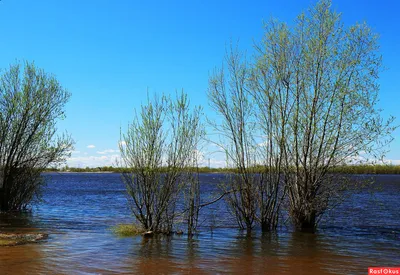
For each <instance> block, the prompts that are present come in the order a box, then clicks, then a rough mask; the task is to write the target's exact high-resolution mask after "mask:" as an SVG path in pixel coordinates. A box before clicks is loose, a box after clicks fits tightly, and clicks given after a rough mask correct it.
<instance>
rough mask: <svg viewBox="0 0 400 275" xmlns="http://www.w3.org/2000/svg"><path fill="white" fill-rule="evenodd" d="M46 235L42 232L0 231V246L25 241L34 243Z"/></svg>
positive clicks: (23, 242)
mask: <svg viewBox="0 0 400 275" xmlns="http://www.w3.org/2000/svg"><path fill="white" fill-rule="evenodd" d="M47 237H48V235H47V234H44V233H31V234H22V233H0V246H14V245H22V244H27V243H35V242H38V241H41V240H44V239H46V238H47Z"/></svg>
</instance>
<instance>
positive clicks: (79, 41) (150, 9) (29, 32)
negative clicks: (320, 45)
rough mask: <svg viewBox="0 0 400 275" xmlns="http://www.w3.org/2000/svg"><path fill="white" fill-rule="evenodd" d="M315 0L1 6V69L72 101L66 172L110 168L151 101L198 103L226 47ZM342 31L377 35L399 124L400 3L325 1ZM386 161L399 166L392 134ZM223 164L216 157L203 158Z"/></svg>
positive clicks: (247, 43) (10, 0) (246, 41)
mask: <svg viewBox="0 0 400 275" xmlns="http://www.w3.org/2000/svg"><path fill="white" fill-rule="evenodd" d="M312 4H315V1H310V0H305V1H300V0H290V1H289V0H287V1H269V0H265V1H252V0H247V1H216V0H214V1H173V0H171V1H133V0H132V1H122V0H114V1H102V0H98V1H91V0H87V1H85V0H80V1H77V0H68V1H54V0H52V1H51V0H37V1H31V0H29V1H28V0H2V1H1V2H0V33H1V40H0V41H1V43H0V68H2V69H5V68H7V67H8V66H9V64H12V63H15V62H16V61H17V60H19V61H21V60H27V61H35V63H36V65H37V66H38V67H41V68H43V69H45V70H46V71H47V72H50V73H53V74H54V75H55V76H56V77H57V78H58V80H59V81H60V82H61V84H62V85H63V86H64V87H65V88H67V89H68V90H69V91H70V92H71V93H72V97H71V100H70V102H69V103H68V105H67V107H66V113H67V118H66V119H65V120H64V121H61V122H60V123H59V126H58V128H59V130H60V131H64V130H67V131H68V132H69V133H70V134H71V135H72V137H73V138H74V139H75V141H76V144H75V151H74V152H73V153H72V158H71V159H70V160H68V164H69V165H70V166H76V167H78V166H79V167H86V166H91V167H93V166H103V165H111V164H113V163H114V161H115V159H116V158H118V141H119V138H120V128H121V127H122V129H126V128H127V127H126V126H127V124H128V122H129V121H131V120H132V117H133V114H134V109H135V108H136V109H138V108H139V107H140V104H141V103H145V102H146V97H147V91H149V92H150V93H158V94H161V93H167V94H174V93H175V92H176V91H180V90H182V89H183V90H184V91H185V92H187V93H188V94H189V96H190V99H191V102H192V104H199V105H202V106H203V108H204V112H205V113H206V114H208V115H210V116H212V115H213V114H212V113H213V112H212V111H211V110H210V108H209V107H208V105H207V96H206V91H207V87H208V77H209V75H210V73H211V72H212V71H213V69H214V68H215V67H219V66H220V65H221V64H222V61H223V57H224V54H225V46H226V45H228V44H229V43H230V41H231V40H233V41H237V40H239V45H240V48H241V49H243V50H246V51H247V52H248V53H251V52H252V44H253V41H260V39H261V37H262V35H263V28H262V24H263V20H266V21H267V20H268V19H269V18H271V17H275V18H278V19H280V20H282V21H286V22H288V23H289V24H290V23H291V22H292V21H293V20H294V18H295V17H296V16H297V15H298V14H299V13H300V12H301V11H303V10H305V9H307V8H308V7H309V6H310V5H312ZM333 6H334V8H335V9H336V10H337V11H339V12H342V16H343V17H342V19H343V22H344V23H345V24H346V25H350V24H354V23H356V22H361V21H364V20H365V21H366V22H367V23H368V24H369V25H370V26H371V27H372V28H373V30H375V31H376V32H377V33H379V34H380V35H381V38H380V45H381V53H382V54H383V58H384V64H385V66H386V68H387V69H386V70H385V71H384V72H383V73H382V74H381V80H380V83H381V93H380V99H381V100H380V107H381V108H382V109H384V111H383V115H384V116H386V117H387V116H388V115H389V114H391V115H394V116H396V117H397V118H398V119H397V124H400V123H399V121H400V108H399V103H400V96H399V95H400V82H399V80H400V54H399V52H400V16H398V10H399V8H400V2H398V1H397V0H387V1H368V0H363V1H361V0H351V1H349V0H340V1H333ZM394 136H395V140H394V142H393V143H392V144H391V146H390V152H389V154H388V155H387V159H390V160H393V163H400V161H399V160H400V131H399V130H397V131H396V132H395V133H394ZM208 158H211V163H212V165H213V166H223V165H224V161H223V160H222V159H221V158H220V157H219V156H218V155H207V156H206V159H208Z"/></svg>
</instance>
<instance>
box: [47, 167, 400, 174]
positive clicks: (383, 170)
mask: <svg viewBox="0 0 400 275" xmlns="http://www.w3.org/2000/svg"><path fill="white" fill-rule="evenodd" d="M263 169H265V168H263V167H261V166H260V167H259V168H258V169H256V171H257V170H259V171H260V172H262V171H263ZM161 170H162V168H161ZM188 170H190V171H196V172H199V173H235V172H237V171H236V169H233V168H210V167H199V168H195V167H194V168H190V169H188ZM45 172H75V173H84V172H87V173H90V172H91V173H94V172H111V173H128V172H132V169H131V168H124V167H113V166H103V167H95V168H90V167H86V168H76V167H68V166H67V167H62V168H47V169H46V171H45ZM332 172H334V173H342V174H400V165H346V166H340V167H335V168H333V170H332Z"/></svg>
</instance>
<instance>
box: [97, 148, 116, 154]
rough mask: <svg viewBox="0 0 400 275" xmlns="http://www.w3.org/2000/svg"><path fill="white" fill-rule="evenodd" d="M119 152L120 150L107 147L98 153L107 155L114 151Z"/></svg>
mask: <svg viewBox="0 0 400 275" xmlns="http://www.w3.org/2000/svg"><path fill="white" fill-rule="evenodd" d="M118 152H119V150H114V149H106V150H104V151H97V154H100V155H105V154H112V153H118Z"/></svg>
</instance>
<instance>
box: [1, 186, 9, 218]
mask: <svg viewBox="0 0 400 275" xmlns="http://www.w3.org/2000/svg"><path fill="white" fill-rule="evenodd" d="M8 210H9V209H8V198H7V195H6V192H5V190H4V188H0V212H6V211H8Z"/></svg>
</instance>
